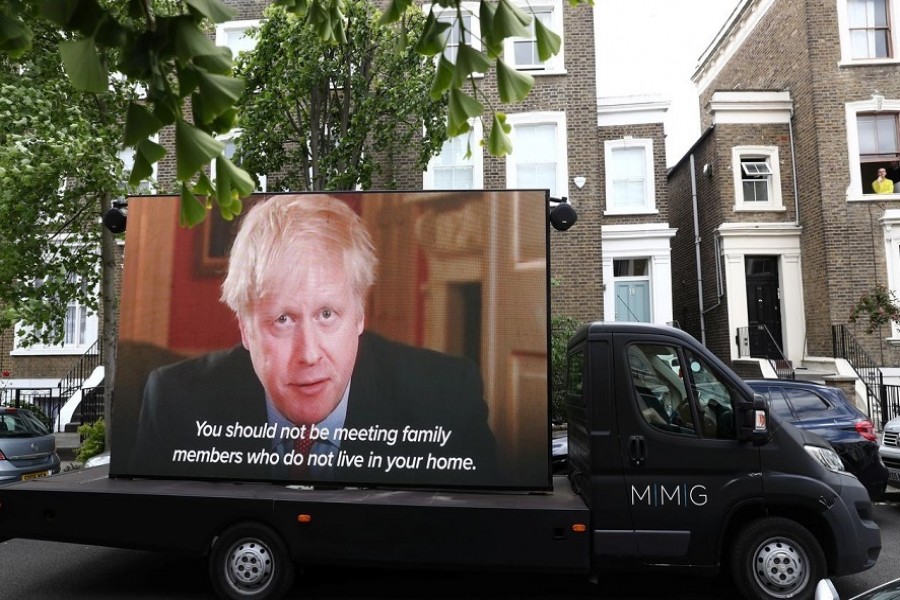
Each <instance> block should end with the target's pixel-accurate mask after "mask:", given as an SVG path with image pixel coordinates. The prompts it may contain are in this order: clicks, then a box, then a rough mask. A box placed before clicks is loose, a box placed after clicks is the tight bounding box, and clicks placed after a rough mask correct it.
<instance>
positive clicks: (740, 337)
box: [737, 325, 795, 379]
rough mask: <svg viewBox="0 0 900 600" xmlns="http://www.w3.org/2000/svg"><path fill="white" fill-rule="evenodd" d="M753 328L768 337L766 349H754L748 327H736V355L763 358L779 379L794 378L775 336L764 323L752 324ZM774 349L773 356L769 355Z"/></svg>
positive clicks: (791, 367)
mask: <svg viewBox="0 0 900 600" xmlns="http://www.w3.org/2000/svg"><path fill="white" fill-rule="evenodd" d="M753 328H754V329H755V330H757V331H759V332H762V334H763V335H764V336H765V337H766V338H768V341H769V344H768V345H767V349H768V350H767V351H766V350H763V351H760V350H758V349H757V350H754V349H753V344H751V343H750V327H738V330H737V347H738V356H739V357H741V358H764V359H766V360H768V361H769V364H770V365H772V369H773V370H774V371H775V375H776V376H777V377H778V378H779V379H794V377H795V374H794V366H793V365H792V364H791V361H789V360H788V359H787V357H786V356H785V355H784V352H783V351H782V350H781V346H779V345H778V342H776V341H775V336H773V335H772V332H771V331H770V330H769V328H768V327H767V326H766V325H754V326H753ZM773 351H774V354H775V356H770V355H771V354H772V353H773Z"/></svg>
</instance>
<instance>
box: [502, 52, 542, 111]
mask: <svg viewBox="0 0 900 600" xmlns="http://www.w3.org/2000/svg"><path fill="white" fill-rule="evenodd" d="M533 85H534V77H532V76H531V75H529V74H528V73H522V72H520V71H516V70H515V69H514V68H512V67H510V66H509V65H507V64H506V63H505V62H503V61H502V60H498V61H497V91H498V92H499V94H500V101H501V102H520V101H522V100H524V99H525V96H527V95H528V92H530V91H531V87H532V86H533Z"/></svg>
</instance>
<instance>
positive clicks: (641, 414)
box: [614, 334, 762, 565]
mask: <svg viewBox="0 0 900 600" xmlns="http://www.w3.org/2000/svg"><path fill="white" fill-rule="evenodd" d="M614 352H615V360H616V362H617V363H618V364H620V365H627V366H623V368H618V369H617V372H621V373H623V374H624V375H626V376H625V377H617V378H616V396H615V397H616V398H617V404H618V405H619V407H618V415H617V416H618V423H619V444H620V449H619V451H620V453H621V456H622V467H623V471H624V476H625V477H624V479H625V495H626V498H627V502H628V507H629V510H630V511H631V518H632V524H633V527H634V540H635V541H636V545H637V550H638V552H639V555H640V556H641V557H642V559H643V560H644V562H646V563H668V564H694V565H711V564H713V563H714V562H715V561H716V553H717V548H718V547H719V543H720V541H721V540H720V539H719V537H720V535H721V533H722V529H721V524H722V523H723V522H724V517H725V515H726V514H727V512H728V511H729V510H730V509H731V508H733V507H734V506H736V505H738V504H739V503H741V502H742V501H744V500H746V499H748V498H751V497H758V496H759V495H760V494H761V493H762V481H761V480H762V478H761V477H759V474H760V454H759V450H758V449H757V448H755V447H754V446H753V445H752V444H750V443H749V442H739V441H738V440H737V430H736V419H735V411H734V409H735V407H736V406H738V403H739V402H740V401H741V400H742V399H744V398H742V392H741V391H740V388H738V387H737V386H736V385H734V384H733V382H731V380H730V379H729V377H728V376H727V375H726V374H725V373H724V372H722V371H719V370H718V369H717V368H716V367H713V366H712V364H711V362H710V361H708V360H706V359H705V358H704V357H703V354H702V352H701V351H700V350H698V351H696V352H695V351H692V350H691V348H690V347H688V346H686V345H685V344H684V342H683V341H681V340H678V339H675V338H671V337H668V336H665V335H663V334H648V335H642V336H634V335H633V334H629V335H628V336H627V338H626V337H625V336H621V335H620V336H616V341H615V343H614ZM744 400H745V399H744Z"/></svg>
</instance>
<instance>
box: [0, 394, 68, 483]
mask: <svg viewBox="0 0 900 600" xmlns="http://www.w3.org/2000/svg"><path fill="white" fill-rule="evenodd" d="M53 473H59V455H58V454H57V453H56V438H54V437H53V435H52V434H51V433H50V431H49V430H48V429H47V427H46V426H45V425H44V424H43V423H41V421H40V420H39V419H38V418H37V417H35V416H34V414H32V412H31V411H29V410H27V409H24V408H11V407H7V406H2V407H0V484H2V483H9V482H11V481H22V480H26V479H35V478H37V477H45V476H47V475H51V474H53Z"/></svg>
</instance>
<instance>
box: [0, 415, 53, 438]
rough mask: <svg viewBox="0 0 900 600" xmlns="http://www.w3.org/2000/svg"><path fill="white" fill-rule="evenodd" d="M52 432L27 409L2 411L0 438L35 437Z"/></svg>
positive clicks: (0, 416)
mask: <svg viewBox="0 0 900 600" xmlns="http://www.w3.org/2000/svg"><path fill="white" fill-rule="evenodd" d="M49 434H50V432H49V431H48V430H47V428H46V427H45V426H44V424H43V423H41V422H40V420H38V418H37V417H35V416H34V415H33V414H31V413H30V412H28V411H25V410H17V411H14V412H2V413H0V438H10V437H34V436H37V435H49Z"/></svg>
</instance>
